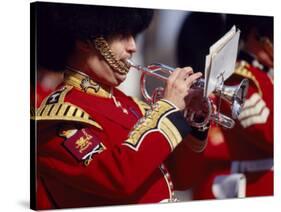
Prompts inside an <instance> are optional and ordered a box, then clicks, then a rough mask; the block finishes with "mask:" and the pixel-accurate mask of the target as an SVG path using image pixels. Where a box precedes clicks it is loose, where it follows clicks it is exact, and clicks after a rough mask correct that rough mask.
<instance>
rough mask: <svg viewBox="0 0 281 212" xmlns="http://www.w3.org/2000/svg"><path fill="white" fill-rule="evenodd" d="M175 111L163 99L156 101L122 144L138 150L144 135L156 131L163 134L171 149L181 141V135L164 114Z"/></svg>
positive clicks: (175, 109)
mask: <svg viewBox="0 0 281 212" xmlns="http://www.w3.org/2000/svg"><path fill="white" fill-rule="evenodd" d="M176 111H178V109H177V108H175V107H174V106H173V105H171V104H169V103H168V102H166V101H165V100H160V101H158V102H156V103H155V104H154V105H153V106H152V109H151V110H149V111H147V112H146V114H145V116H144V117H143V118H141V119H140V120H139V121H138V122H137V123H136V125H135V126H134V128H133V130H132V131H131V132H130V134H129V138H128V139H127V140H126V141H125V142H124V145H127V146H128V147H130V148H132V149H133V150H135V151H138V149H139V147H140V146H141V143H142V141H143V140H144V138H145V136H146V135H147V134H149V133H151V132H157V131H158V132H160V133H162V135H164V137H165V138H166V139H167V141H168V143H169V145H170V147H171V150H173V149H174V148H175V147H176V146H177V145H178V144H179V143H180V142H181V141H182V137H181V135H180V133H179V131H178V130H177V128H176V127H175V126H174V125H173V123H172V122H171V121H170V120H169V119H168V118H166V116H168V115H169V114H171V113H173V112H176Z"/></svg>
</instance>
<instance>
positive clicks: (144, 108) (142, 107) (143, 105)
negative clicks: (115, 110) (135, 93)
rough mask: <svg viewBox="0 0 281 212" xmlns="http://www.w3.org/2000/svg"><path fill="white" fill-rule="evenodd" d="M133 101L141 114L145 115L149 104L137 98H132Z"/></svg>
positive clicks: (149, 107)
mask: <svg viewBox="0 0 281 212" xmlns="http://www.w3.org/2000/svg"><path fill="white" fill-rule="evenodd" d="M132 99H133V100H134V102H135V103H136V104H137V105H138V107H139V109H140V110H141V113H142V115H145V113H146V111H148V110H150V109H151V106H150V105H149V104H147V103H145V102H144V101H141V100H139V99H137V98H134V97H133V98H132Z"/></svg>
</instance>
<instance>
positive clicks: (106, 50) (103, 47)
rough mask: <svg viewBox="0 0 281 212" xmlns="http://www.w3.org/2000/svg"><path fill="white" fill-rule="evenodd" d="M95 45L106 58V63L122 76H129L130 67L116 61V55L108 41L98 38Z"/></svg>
mask: <svg viewBox="0 0 281 212" xmlns="http://www.w3.org/2000/svg"><path fill="white" fill-rule="evenodd" d="M94 43H95V47H96V49H97V50H98V51H99V53H100V54H101V55H102V56H103V57H104V59H105V60H106V62H107V63H108V64H109V65H110V67H111V68H112V69H113V70H115V71H117V72H119V73H121V74H127V73H128V72H129V69H130V65H129V64H128V63H124V62H122V61H120V60H117V59H116V56H115V54H114V53H113V52H112V50H111V49H110V47H109V45H108V43H107V41H106V40H105V39H104V38H103V37H98V38H96V39H95V40H94Z"/></svg>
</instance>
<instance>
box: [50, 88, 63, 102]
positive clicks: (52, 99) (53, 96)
mask: <svg viewBox="0 0 281 212" xmlns="http://www.w3.org/2000/svg"><path fill="white" fill-rule="evenodd" d="M65 90H66V87H63V88H61V89H60V90H58V91H55V92H54V93H52V94H51V95H50V96H49V97H48V99H47V101H46V105H49V104H55V103H58V102H59V98H60V96H61V94H62V93H63V92H64V91H65Z"/></svg>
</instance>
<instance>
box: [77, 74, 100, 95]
mask: <svg viewBox="0 0 281 212" xmlns="http://www.w3.org/2000/svg"><path fill="white" fill-rule="evenodd" d="M80 86H81V88H82V89H83V90H84V91H85V92H86V91H87V89H88V88H92V89H94V91H95V92H98V91H99V90H100V86H99V84H97V83H95V82H92V81H91V80H90V78H89V77H86V78H84V79H82V81H81V84H80Z"/></svg>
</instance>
